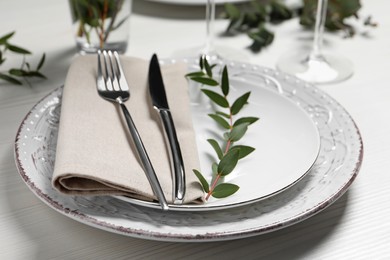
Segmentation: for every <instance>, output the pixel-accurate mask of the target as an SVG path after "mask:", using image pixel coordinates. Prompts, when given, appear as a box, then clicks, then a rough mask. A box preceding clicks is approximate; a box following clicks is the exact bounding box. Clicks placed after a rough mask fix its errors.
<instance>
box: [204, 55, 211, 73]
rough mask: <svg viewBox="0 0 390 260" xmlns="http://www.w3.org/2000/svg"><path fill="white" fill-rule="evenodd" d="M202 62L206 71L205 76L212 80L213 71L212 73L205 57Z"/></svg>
mask: <svg viewBox="0 0 390 260" xmlns="http://www.w3.org/2000/svg"><path fill="white" fill-rule="evenodd" d="M203 62H204V69H205V70H206V73H207V75H208V76H209V77H210V78H212V77H213V71H212V68H211V66H210V64H209V62H208V61H207V59H206V58H205V57H204V58H203Z"/></svg>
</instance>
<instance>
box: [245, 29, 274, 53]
mask: <svg viewBox="0 0 390 260" xmlns="http://www.w3.org/2000/svg"><path fill="white" fill-rule="evenodd" d="M248 36H249V38H251V39H252V40H253V43H252V45H251V46H250V47H249V48H250V49H251V50H252V51H253V52H259V51H260V50H261V49H262V48H264V47H266V46H268V45H270V44H271V43H272V42H273V40H274V37H275V36H274V33H272V32H271V31H268V30H267V29H266V28H265V27H264V26H260V28H259V29H258V30H257V31H254V32H249V33H248Z"/></svg>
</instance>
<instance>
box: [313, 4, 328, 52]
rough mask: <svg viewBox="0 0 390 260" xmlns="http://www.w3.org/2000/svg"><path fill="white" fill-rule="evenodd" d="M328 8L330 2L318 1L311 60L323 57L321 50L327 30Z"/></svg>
mask: <svg viewBox="0 0 390 260" xmlns="http://www.w3.org/2000/svg"><path fill="white" fill-rule="evenodd" d="M327 6H328V0H318V3H317V13H316V22H315V27H314V42H313V50H312V52H311V54H310V56H311V58H320V57H321V56H322V50H321V49H322V41H323V35H324V28H325V20H326V10H327Z"/></svg>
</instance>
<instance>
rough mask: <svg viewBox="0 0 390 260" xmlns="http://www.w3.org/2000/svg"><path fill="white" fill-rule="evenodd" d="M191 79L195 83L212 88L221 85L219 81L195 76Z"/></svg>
mask: <svg viewBox="0 0 390 260" xmlns="http://www.w3.org/2000/svg"><path fill="white" fill-rule="evenodd" d="M191 79H192V80H193V81H196V82H198V83H200V84H203V85H207V86H211V87H215V86H218V85H219V83H218V81H216V80H214V79H211V78H206V77H197V76H195V77H191Z"/></svg>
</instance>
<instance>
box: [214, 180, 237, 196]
mask: <svg viewBox="0 0 390 260" xmlns="http://www.w3.org/2000/svg"><path fill="white" fill-rule="evenodd" d="M239 189H240V187H239V186H237V185H235V184H232V183H221V184H219V185H217V186H216V187H215V188H214V190H213V192H212V193H211V196H213V197H214V198H217V199H222V198H226V197H229V196H231V195H233V194H234V193H236V192H237V191H238V190H239Z"/></svg>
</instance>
